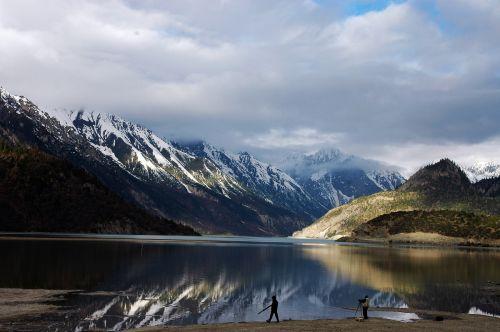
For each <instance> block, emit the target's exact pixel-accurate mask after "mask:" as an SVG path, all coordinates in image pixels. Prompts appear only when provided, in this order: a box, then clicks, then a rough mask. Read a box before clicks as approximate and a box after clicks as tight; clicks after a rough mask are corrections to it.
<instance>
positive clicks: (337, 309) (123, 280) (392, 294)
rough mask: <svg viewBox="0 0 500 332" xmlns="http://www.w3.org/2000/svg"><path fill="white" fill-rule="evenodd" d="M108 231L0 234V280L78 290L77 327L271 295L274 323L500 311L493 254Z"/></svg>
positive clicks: (243, 312)
mask: <svg viewBox="0 0 500 332" xmlns="http://www.w3.org/2000/svg"><path fill="white" fill-rule="evenodd" d="M110 238H112V237H107V239H105V240H104V239H91V238H88V239H33V238H25V239H2V240H0V252H1V253H2V273H0V287H2V288H42V289H65V290H81V291H82V292H80V293H77V294H74V295H73V296H71V297H69V298H68V299H67V301H66V304H65V305H66V306H68V307H71V308H76V309H77V310H75V311H74V312H72V314H71V315H68V316H67V317H66V322H65V324H66V325H65V326H66V327H70V328H71V329H75V330H85V329H88V328H90V327H98V328H108V329H115V330H120V329H125V328H129V327H134V326H147V325H158V324H195V323H197V324H202V323H214V322H232V321H235V322H240V321H256V320H260V321H263V320H265V319H267V317H268V316H267V315H268V314H269V313H268V312H265V313H262V314H260V315H259V314H258V312H259V311H260V310H261V309H262V308H263V307H264V306H265V305H267V304H268V303H270V299H271V296H272V295H274V294H276V296H277V298H278V301H279V302H280V304H279V315H280V319H282V320H283V319H294V320H296V319H318V318H344V317H352V316H354V311H353V310H352V308H356V306H357V304H358V301H357V299H359V298H362V297H364V296H365V295H368V296H369V297H370V298H371V315H372V316H380V317H386V318H390V319H398V320H409V319H415V318H417V316H416V315H415V314H413V313H411V310H442V311H451V312H460V313H467V312H471V313H473V312H475V313H485V314H494V315H499V314H500V303H499V301H498V298H496V297H495V296H494V295H493V294H492V293H491V292H490V291H489V289H490V288H491V287H492V286H494V285H497V286H498V283H499V282H500V251H497V250H486V249H484V250H481V249H457V248H455V249H452V248H429V247H427V248H425V247H379V246H367V245H339V244H336V243H333V242H331V241H320V240H296V239H288V238H276V239H275V238H245V237H234V238H232V237H202V238H191V237H161V236H156V237H148V236H138V237H133V236H128V237H127V236H122V237H121V239H116V240H111V239H110ZM200 240H201V241H200ZM377 307H379V308H408V309H409V310H410V312H396V311H390V310H382V309H379V310H377ZM358 314H359V313H358Z"/></svg>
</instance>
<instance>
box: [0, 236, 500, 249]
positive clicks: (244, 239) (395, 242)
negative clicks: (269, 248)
mask: <svg viewBox="0 0 500 332" xmlns="http://www.w3.org/2000/svg"><path fill="white" fill-rule="evenodd" d="M30 239H32V240H40V241H51V240H61V241H69V240H71V241H75V240H76V241H123V242H148V243H182V242H185V243H189V242H197V243H217V242H219V243H241V244H255V243H257V244H258V243H260V244H262V243H269V244H273V245H279V244H295V245H325V244H331V245H342V246H346V245H347V246H349V245H352V246H373V247H387V248H390V247H399V248H408V247H411V248H443V249H477V250H500V241H499V242H498V243H494V244H491V243H489V244H481V243H471V244H470V245H467V244H465V243H464V242H467V241H458V240H457V241H424V240H422V239H414V238H406V237H405V236H400V237H397V238H393V239H387V238H352V237H341V238H339V239H337V240H333V239H323V238H307V237H292V236H288V237H280V236H276V237H254V236H244V235H201V236H185V235H141V234H97V233H45V232H0V240H30Z"/></svg>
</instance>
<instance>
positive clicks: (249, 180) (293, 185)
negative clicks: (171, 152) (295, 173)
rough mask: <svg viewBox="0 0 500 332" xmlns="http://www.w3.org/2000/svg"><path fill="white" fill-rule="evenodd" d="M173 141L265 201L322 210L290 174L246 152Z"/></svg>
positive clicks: (311, 211)
mask: <svg viewBox="0 0 500 332" xmlns="http://www.w3.org/2000/svg"><path fill="white" fill-rule="evenodd" d="M174 144H175V146H176V147H178V148H179V149H181V150H183V151H185V152H187V153H190V154H192V155H195V156H197V157H198V158H203V159H206V160H208V161H209V162H211V163H213V164H214V165H216V166H217V167H218V168H219V169H222V170H223V172H224V173H225V174H227V175H229V176H230V177H231V178H232V179H235V180H236V182H237V183H239V184H241V185H243V186H244V187H245V188H248V189H250V190H252V191H253V192H257V193H259V195H260V197H263V198H264V199H265V200H266V201H267V202H269V203H272V204H274V205H278V206H284V207H286V208H287V209H290V210H292V211H294V212H296V213H305V214H307V215H309V216H311V217H313V218H315V217H317V216H318V215H321V213H323V212H324V211H323V209H321V207H319V206H318V204H317V203H316V202H315V201H314V200H313V198H312V197H311V196H309V195H308V194H307V193H306V192H305V191H304V189H303V188H302V187H301V186H300V185H299V184H298V183H297V182H296V181H295V180H294V179H293V178H292V177H291V176H290V175H288V174H286V173H285V172H283V171H282V170H280V169H278V168H277V167H274V166H272V165H269V164H267V163H264V162H262V161H260V160H257V159H256V158H255V157H253V156H252V155H250V154H249V153H248V152H240V153H237V154H234V153H229V152H226V151H224V150H223V149H217V148H215V147H214V146H212V145H210V144H208V143H206V142H202V141H198V142H191V143H183V144H181V143H174Z"/></svg>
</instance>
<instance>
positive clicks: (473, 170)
mask: <svg viewBox="0 0 500 332" xmlns="http://www.w3.org/2000/svg"><path fill="white" fill-rule="evenodd" d="M462 169H463V170H464V172H465V174H467V177H468V178H469V180H470V181H471V182H472V183H474V182H478V181H480V180H482V179H488V178H494V177H498V176H500V164H496V163H494V162H477V163H475V164H473V165H469V166H463V167H462Z"/></svg>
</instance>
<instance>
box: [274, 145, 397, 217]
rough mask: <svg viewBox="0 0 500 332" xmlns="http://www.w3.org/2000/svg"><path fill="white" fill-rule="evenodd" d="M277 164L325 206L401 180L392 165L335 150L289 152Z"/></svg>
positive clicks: (336, 204)
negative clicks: (301, 152)
mask: <svg viewBox="0 0 500 332" xmlns="http://www.w3.org/2000/svg"><path fill="white" fill-rule="evenodd" d="M279 165H280V167H281V168H282V169H284V170H285V171H287V172H288V173H289V174H290V175H291V176H292V177H293V178H294V179H295V180H296V181H297V183H299V184H300V185H301V186H302V187H303V188H304V189H305V191H306V192H307V193H308V194H309V195H310V196H311V197H313V198H314V199H315V200H317V201H318V202H320V204H321V205H322V206H324V207H325V208H327V209H331V208H332V207H336V206H339V205H342V204H345V203H347V202H349V201H350V200H352V199H353V198H355V197H359V196H364V195H369V194H373V193H376V192H378V191H381V190H393V189H395V188H397V187H398V186H399V185H401V184H402V183H403V182H404V178H403V176H402V175H401V174H400V173H399V172H398V171H397V169H396V168H395V167H391V166H387V165H384V164H382V163H380V162H378V161H375V160H369V159H363V158H360V157H357V156H354V155H349V154H345V153H343V152H342V151H340V150H338V149H323V150H320V151H318V152H315V153H309V154H292V155H290V156H288V157H287V158H286V159H285V160H283V161H282V162H281V163H279Z"/></svg>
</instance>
